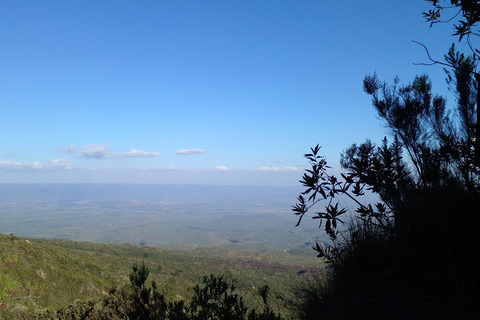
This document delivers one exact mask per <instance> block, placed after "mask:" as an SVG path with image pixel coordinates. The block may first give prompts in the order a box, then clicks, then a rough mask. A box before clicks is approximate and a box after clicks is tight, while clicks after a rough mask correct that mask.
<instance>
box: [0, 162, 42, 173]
mask: <svg viewBox="0 0 480 320" xmlns="http://www.w3.org/2000/svg"><path fill="white" fill-rule="evenodd" d="M42 167H43V165H42V164H41V163H40V162H18V161H0V169H2V170H15V171H17V170H18V171H23V170H38V169H41V168H42Z"/></svg>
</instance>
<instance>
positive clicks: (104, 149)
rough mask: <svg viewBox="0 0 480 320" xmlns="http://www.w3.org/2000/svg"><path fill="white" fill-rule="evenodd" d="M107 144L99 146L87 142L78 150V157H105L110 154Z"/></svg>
mask: <svg viewBox="0 0 480 320" xmlns="http://www.w3.org/2000/svg"><path fill="white" fill-rule="evenodd" d="M108 145H109V143H106V144H104V145H100V146H99V145H97V144H95V143H92V144H87V145H86V146H85V147H83V148H82V150H80V152H79V153H78V157H79V158H86V159H106V158H108V157H109V156H110V151H109V150H108Z"/></svg>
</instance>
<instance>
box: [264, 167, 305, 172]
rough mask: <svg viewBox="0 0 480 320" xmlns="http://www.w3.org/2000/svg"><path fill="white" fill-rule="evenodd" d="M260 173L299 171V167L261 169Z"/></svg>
mask: <svg viewBox="0 0 480 320" xmlns="http://www.w3.org/2000/svg"><path fill="white" fill-rule="evenodd" d="M258 170H260V171H298V170H299V169H298V168H297V167H287V166H283V167H260V168H258Z"/></svg>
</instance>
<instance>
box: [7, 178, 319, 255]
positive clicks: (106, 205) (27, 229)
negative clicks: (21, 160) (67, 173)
mask: <svg viewBox="0 0 480 320" xmlns="http://www.w3.org/2000/svg"><path fill="white" fill-rule="evenodd" d="M299 191H301V189H299V188H296V187H242V186H206V185H138V184H0V233H3V234H15V235H17V236H22V237H33V238H48V239H63V240H73V241H89V242H103V243H116V244H119V243H129V244H135V245H140V246H176V247H196V246H208V247H228V248H232V249H252V250H260V251H286V252H291V253H308V254H312V250H311V248H310V247H311V245H312V244H313V243H314V242H315V241H319V242H324V241H326V240H327V237H326V236H325V234H324V232H322V231H321V229H319V228H318V225H316V223H315V221H305V222H304V223H302V225H301V226H299V227H295V224H296V222H297V218H296V217H295V215H294V214H293V213H292V211H291V207H292V205H294V204H295V201H296V197H297V195H298V193H299Z"/></svg>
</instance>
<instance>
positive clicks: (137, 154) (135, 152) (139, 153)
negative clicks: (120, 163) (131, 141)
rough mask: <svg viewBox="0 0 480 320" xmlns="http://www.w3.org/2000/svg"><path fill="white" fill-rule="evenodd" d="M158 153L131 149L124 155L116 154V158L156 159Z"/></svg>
mask: <svg viewBox="0 0 480 320" xmlns="http://www.w3.org/2000/svg"><path fill="white" fill-rule="evenodd" d="M159 155H160V153H158V152H147V151H142V150H137V149H132V150H130V151H128V152H125V153H118V154H116V156H117V157H126V158H137V157H157V156H159Z"/></svg>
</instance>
